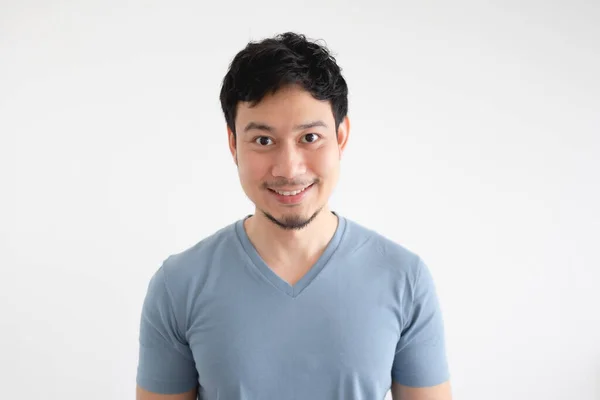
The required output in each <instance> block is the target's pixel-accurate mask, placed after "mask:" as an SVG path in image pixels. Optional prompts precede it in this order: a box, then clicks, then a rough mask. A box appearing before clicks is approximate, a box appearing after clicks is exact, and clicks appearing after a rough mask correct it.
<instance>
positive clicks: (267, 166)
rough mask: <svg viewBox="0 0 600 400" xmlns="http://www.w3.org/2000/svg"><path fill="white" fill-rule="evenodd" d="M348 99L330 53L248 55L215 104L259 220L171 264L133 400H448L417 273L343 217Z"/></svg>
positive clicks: (435, 322) (424, 272)
mask: <svg viewBox="0 0 600 400" xmlns="http://www.w3.org/2000/svg"><path fill="white" fill-rule="evenodd" d="M347 95H348V88H347V85H346V82H345V80H344V78H343V77H342V75H341V71H340V68H339V67H338V65H337V64H336V61H335V59H334V58H333V57H332V56H330V54H329V52H328V50H327V49H325V48H324V47H322V46H320V45H318V44H316V43H314V42H309V41H307V40H306V38H305V37H304V36H302V35H297V34H293V33H285V34H283V35H278V36H276V37H274V38H270V39H266V40H263V41H261V42H258V43H256V42H254V43H252V42H251V43H249V44H248V45H247V46H246V48H245V49H243V50H242V51H240V52H239V53H238V54H237V56H236V57H235V58H234V59H233V61H232V63H231V65H230V68H229V71H228V72H227V74H226V76H225V78H224V80H223V86H222V90H221V96H220V99H221V104H222V108H223V112H224V115H225V120H226V123H227V134H228V140H229V148H230V150H231V154H232V156H233V160H234V162H235V163H236V165H237V168H238V171H239V178H240V182H241V185H242V188H243V189H244V192H245V193H246V195H247V196H248V198H249V199H250V200H251V201H252V202H253V203H254V204H255V206H256V210H255V213H254V214H252V215H250V216H246V217H244V218H240V219H239V220H237V221H235V222H233V223H232V224H231V225H229V226H227V227H224V228H223V229H221V230H219V231H218V232H215V233H214V234H212V235H211V236H209V237H207V238H204V239H203V240H201V241H200V242H199V243H197V244H196V245H194V246H193V247H191V248H189V249H187V250H185V251H183V252H181V253H178V254H174V255H171V256H169V257H168V258H167V259H166V260H165V261H164V262H163V264H162V266H161V267H160V268H159V269H158V271H157V272H156V273H155V274H154V275H153V277H152V279H151V281H150V284H149V287H148V292H147V294H146V298H145V301H144V305H143V311H142V318H141V327H140V354H139V355H140V357H139V366H138V372H137V398H138V400H166V399H170V400H192V399H196V397H198V398H200V399H203V400H216V399H224V400H242V399H244V400H255V399H256V400H258V399H260V400H270V399H278V400H286V399H295V400H319V399H323V400H334V399H339V400H353V399H357V400H358V399H365V400H373V399H383V398H384V397H385V395H386V393H387V392H388V391H389V390H390V388H391V390H392V396H393V398H394V399H395V400H397V399H400V400H449V399H450V398H451V394H450V392H451V391H450V384H449V371H448V366H447V361H446V353H445V344H444V329H443V322H442V315H441V311H440V307H439V304H438V299H437V297H436V292H435V287H434V284H433V279H432V276H431V275H430V273H429V270H428V268H427V267H426V265H425V264H424V263H423V261H422V260H421V258H419V257H418V256H417V255H416V254H414V253H412V252H411V251H409V250H407V249H405V248H403V247H402V246H400V245H398V244H396V243H394V242H392V241H391V240H388V239H386V238H385V237H383V236H381V235H379V234H377V233H376V232H374V231H371V230H369V229H367V228H365V227H363V226H360V225H359V224H357V223H355V222H353V221H351V220H349V219H346V218H345V217H344V216H342V215H339V214H337V213H335V212H334V211H332V210H330V209H329V207H328V199H329V197H330V195H331V193H332V191H333V189H334V186H335V184H336V182H337V180H338V173H339V169H340V159H341V155H342V153H343V151H344V148H345V146H346V144H347V142H348V136H349V132H350V123H349V119H348V116H347V111H348V100H347Z"/></svg>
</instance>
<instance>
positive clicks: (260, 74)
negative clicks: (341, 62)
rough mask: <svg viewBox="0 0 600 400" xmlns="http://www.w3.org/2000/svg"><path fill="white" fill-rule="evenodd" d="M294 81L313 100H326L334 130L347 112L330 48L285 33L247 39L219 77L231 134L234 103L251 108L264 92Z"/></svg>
mask: <svg viewBox="0 0 600 400" xmlns="http://www.w3.org/2000/svg"><path fill="white" fill-rule="evenodd" d="M292 84H297V85H300V86H301V87H302V88H303V89H304V90H306V91H308V92H309V93H311V94H312V96H313V97H314V98H316V99H317V100H327V101H329V102H330V104H331V110H332V113H333V116H334V120H335V130H336V132H337V130H338V128H339V125H340V123H341V122H342V120H343V119H344V117H345V116H346V115H347V114H348V86H347V84H346V80H345V79H344V77H343V76H342V74H341V68H340V67H339V66H338V65H337V63H336V60H335V58H334V57H333V56H332V55H331V54H330V51H329V50H328V49H327V48H326V47H324V46H321V45H319V44H317V43H315V42H311V41H309V40H307V39H306V36H304V35H301V34H297V33H293V32H286V33H282V34H279V35H276V36H275V37H273V38H268V39H264V40H262V41H260V42H249V43H248V44H247V45H246V47H245V48H244V49H242V50H241V51H240V52H239V53H237V55H236V56H235V57H234V58H233V60H232V61H231V63H230V65H229V70H228V71H227V74H226V75H225V77H224V78H223V83H222V86H221V93H220V101H221V108H222V110H223V114H224V115H225V121H226V122H227V125H228V126H229V128H230V129H231V131H232V132H233V134H234V135H235V117H236V111H237V105H238V102H248V103H250V106H251V107H253V106H255V105H256V104H258V103H259V102H260V101H261V100H262V99H263V97H265V95H267V94H273V93H275V92H276V91H277V90H279V89H280V88H282V87H284V86H287V85H292Z"/></svg>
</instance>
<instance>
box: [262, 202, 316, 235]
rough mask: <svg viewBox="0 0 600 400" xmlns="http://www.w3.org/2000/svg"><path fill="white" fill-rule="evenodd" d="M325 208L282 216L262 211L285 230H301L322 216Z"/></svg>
mask: <svg viewBox="0 0 600 400" xmlns="http://www.w3.org/2000/svg"><path fill="white" fill-rule="evenodd" d="M322 209H323V207H320V208H318V209H317V210H315V211H313V212H311V213H296V212H292V213H284V214H283V215H280V214H278V213H270V212H268V211H265V210H261V211H262V213H263V215H264V216H265V217H267V219H269V220H270V221H271V222H273V223H274V224H275V225H277V226H278V227H279V228H281V229H284V230H301V229H304V228H306V227H307V226H308V225H310V223H311V222H313V221H314V219H315V218H316V217H317V216H318V215H319V214H320V212H321V210H322Z"/></svg>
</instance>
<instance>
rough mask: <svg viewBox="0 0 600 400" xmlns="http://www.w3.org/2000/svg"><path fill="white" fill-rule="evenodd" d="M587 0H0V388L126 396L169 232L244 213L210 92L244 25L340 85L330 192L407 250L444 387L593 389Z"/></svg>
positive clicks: (597, 169)
mask: <svg viewBox="0 0 600 400" xmlns="http://www.w3.org/2000/svg"><path fill="white" fill-rule="evenodd" d="M599 21H600V3H599V2H598V1H591V0H590V1H585V2H584V1H562V2H558V1H556V2H543V1H537V2H534V1H520V2H516V1H494V2H481V1H470V2H469V1H458V2H436V3H433V2H427V1H424V2H421V1H418V2H417V1H413V2H397V1H380V0H377V1H375V0H373V1H341V0H340V1H332V0H325V1H324V0H319V1H316V0H308V1H305V2H303V3H298V2H296V3H292V2H283V1H264V0H258V1H236V2H226V1H222V2H216V3H212V2H204V3H203V2H193V1H188V2H182V1H168V2H167V1H160V2H159V1H145V2H141V1H128V2H123V1H78V2H76V1H62V2H43V1H16V0H14V1H6V0H3V1H0V135H1V141H0V178H1V185H0V190H1V193H0V194H1V196H0V204H1V206H0V221H1V222H0V252H1V255H2V262H1V264H0V271H1V272H0V315H1V318H0V397H1V398H6V399H34V398H45V399H69V400H70V399H73V400H75V399H88V400H94V399H98V400H100V399H102V400H104V399H132V398H134V388H135V373H136V371H135V369H136V366H137V357H138V354H137V351H138V342H137V340H138V326H139V317H140V310H141V304H142V301H143V297H144V295H145V291H146V288H147V284H148V280H149V278H150V276H151V275H152V274H153V273H154V272H155V271H156V269H157V268H158V267H159V266H160V264H161V262H162V260H164V259H165V258H166V257H167V256H168V255H169V254H172V253H176V252H179V251H181V250H183V249H185V248H187V247H189V246H191V245H193V244H194V243H196V242H198V241H200V240H201V239H202V238H204V237H206V236H208V235H210V234H211V233H213V232H214V231H216V230H217V229H219V228H221V227H223V226H224V225H225V224H229V223H231V222H232V221H234V220H236V219H238V218H240V217H243V216H245V215H246V214H247V213H251V212H253V207H252V204H251V203H250V202H249V200H247V198H246V197H245V195H244V193H243V191H242V190H241V187H240V185H239V181H238V177H237V171H236V168H235V166H234V163H233V161H232V159H231V156H230V154H229V152H228V149H227V138H226V130H225V122H224V118H223V115H222V113H221V110H220V104H219V100H218V95H219V89H220V84H221V79H222V78H223V75H224V74H225V72H226V69H227V67H228V64H229V62H230V61H231V59H232V58H233V56H234V55H235V53H236V52H237V51H239V50H240V49H241V48H243V47H244V46H245V45H246V43H247V42H248V40H259V39H262V38H265V37H267V36H271V35H273V34H276V33H280V32H283V31H287V30H292V31H296V32H300V33H305V34H306V35H307V36H308V37H309V38H312V39H323V40H324V42H322V43H325V44H326V45H328V46H329V48H330V49H331V51H332V52H333V53H334V55H335V56H336V58H337V60H338V62H339V64H340V65H341V66H342V68H343V73H344V75H345V77H346V79H347V81H348V84H349V87H350V113H349V116H350V119H351V134H350V142H349V145H348V148H347V151H346V153H345V155H344V157H343V159H342V172H341V174H342V176H341V178H340V182H339V185H338V187H337V189H336V191H335V194H334V196H333V198H332V202H331V204H332V208H333V209H334V210H336V211H338V212H340V213H342V214H343V215H344V216H346V217H348V218H351V219H354V220H355V221H357V222H359V223H362V224H364V225H367V226H368V227H370V228H372V229H375V230H377V231H379V232H381V233H383V234H385V235H387V236H388V237H390V238H391V239H393V240H396V241H397V242H399V243H401V244H402V245H404V246H406V247H407V248H409V249H411V250H413V251H415V252H417V253H419V254H420V255H421V256H422V257H423V259H424V260H426V262H427V264H428V265H429V267H430V268H431V270H432V273H433V275H434V278H435V280H436V283H437V286H438V290H439V295H440V298H441V301H442V307H443V310H444V316H445V321H446V330H447V343H448V357H449V360H450V366H451V370H452V385H453V391H454V397H455V399H457V400H458V399H461V400H480V399H485V400H505V399H512V400H531V399H540V400H542V399H543V400H559V399H560V400H563V399H577V400H593V399H595V400H597V399H600V311H599V310H598V308H599V307H600V291H598V284H599V282H600V272H598V271H599V269H600V255H599V253H598V242H599V239H600V233H599V231H600V212H599V204H600V188H599V185H600V178H599V174H600V139H599V135H600V78H599V74H600V72H599V71H600V23H599Z"/></svg>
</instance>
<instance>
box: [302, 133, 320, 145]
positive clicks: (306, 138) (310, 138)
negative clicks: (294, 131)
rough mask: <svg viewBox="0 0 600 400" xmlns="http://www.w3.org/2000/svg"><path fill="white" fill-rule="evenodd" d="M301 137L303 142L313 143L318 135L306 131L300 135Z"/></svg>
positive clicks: (317, 138)
mask: <svg viewBox="0 0 600 400" xmlns="http://www.w3.org/2000/svg"><path fill="white" fill-rule="evenodd" d="M302 139H303V140H302V141H303V142H305V143H314V142H316V141H317V140H319V135H317V134H316V133H307V134H306V135H304V136H302Z"/></svg>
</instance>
